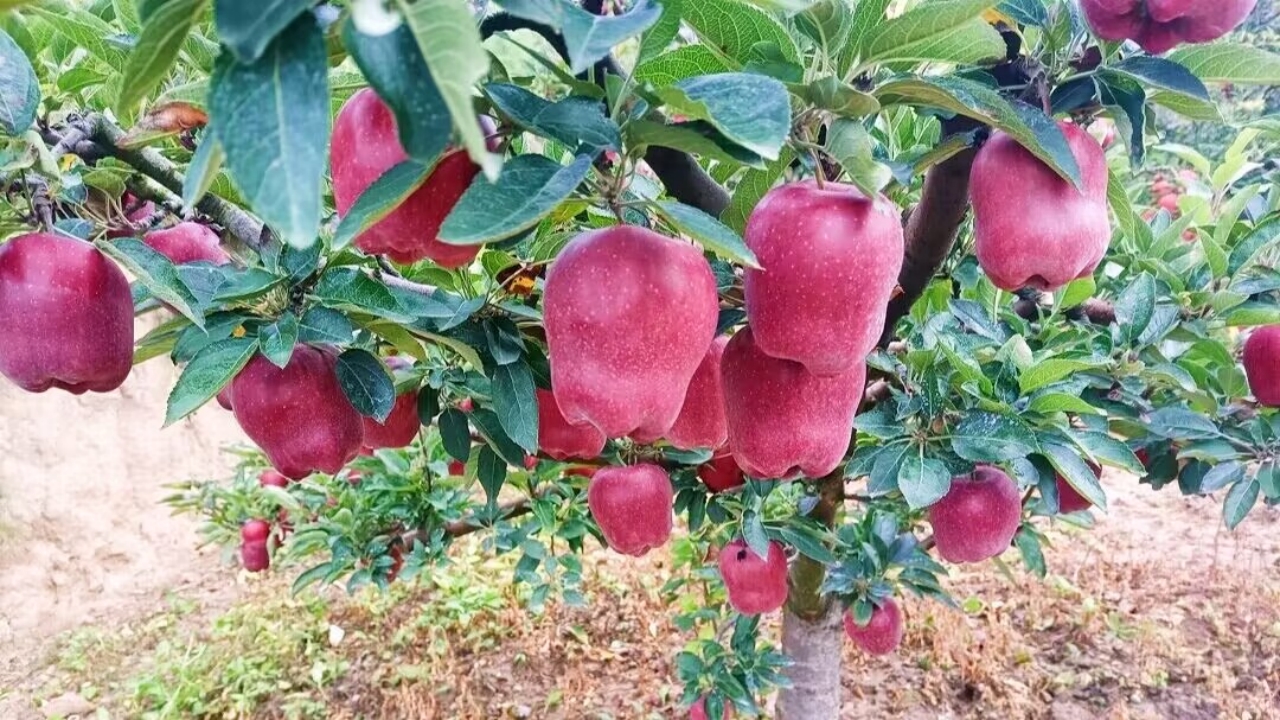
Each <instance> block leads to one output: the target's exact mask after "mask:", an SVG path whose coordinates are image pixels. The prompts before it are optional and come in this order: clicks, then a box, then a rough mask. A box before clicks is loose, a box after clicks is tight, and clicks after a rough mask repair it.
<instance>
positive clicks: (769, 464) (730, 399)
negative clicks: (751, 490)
mask: <svg viewBox="0 0 1280 720" xmlns="http://www.w3.org/2000/svg"><path fill="white" fill-rule="evenodd" d="M721 373H723V380H724V396H725V411H726V417H727V418H728V421H729V447H730V449H731V450H732V452H733V458H734V460H736V461H737V463H738V467H740V468H742V469H743V471H745V472H746V473H747V474H748V475H750V476H752V477H755V478H778V479H782V478H788V477H791V476H792V475H794V474H795V473H796V472H797V471H800V472H802V473H804V475H806V476H807V477H822V476H823V475H826V474H827V473H829V472H831V471H832V470H834V469H835V468H836V466H837V465H839V464H840V461H841V460H842V459H843V458H844V454H845V451H847V450H848V449H849V443H850V442H851V441H852V439H853V416H854V413H856V412H857V410H858V403H859V402H860V401H861V400H862V391H863V386H864V385H865V384H866V373H867V369H866V365H863V364H862V363H858V364H857V365H854V366H853V367H852V368H850V369H849V371H848V372H846V373H844V374H843V375H836V376H832V377H819V376H817V375H814V374H813V373H811V372H809V371H808V370H806V369H805V366H804V365H801V364H800V363H798V362H793V361H791V360H781V359H778V358H774V357H770V356H769V355H767V354H765V353H764V352H763V351H762V350H761V349H760V348H759V347H758V346H757V345H756V343H755V337H754V333H753V329H752V328H750V327H748V328H743V329H742V330H741V331H739V332H738V334H737V335H734V336H733V339H731V340H730V341H729V345H728V347H726V348H725V351H724V360H723V361H722V366H721Z"/></svg>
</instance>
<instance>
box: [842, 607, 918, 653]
mask: <svg viewBox="0 0 1280 720" xmlns="http://www.w3.org/2000/svg"><path fill="white" fill-rule="evenodd" d="M844 632H845V634H846V635H848V636H849V639H850V640H852V641H853V644H854V645H857V646H858V647H859V648H861V649H862V651H863V652H865V653H867V654H868V655H888V654H889V653H891V652H893V651H894V650H897V649H898V646H899V645H901V644H902V636H903V634H904V633H905V628H904V627H903V624H902V610H901V609H900V608H899V607H898V603H896V602H894V601H893V598H887V599H885V601H884V602H882V603H881V604H880V605H877V606H875V607H874V608H872V610H871V619H870V620H868V621H867V624H866V625H858V623H857V621H856V620H854V619H853V611H852V610H846V611H845V613H844Z"/></svg>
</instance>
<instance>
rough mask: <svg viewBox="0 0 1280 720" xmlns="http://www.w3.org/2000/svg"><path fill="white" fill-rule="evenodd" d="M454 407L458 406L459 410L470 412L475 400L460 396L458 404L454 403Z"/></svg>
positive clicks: (474, 406)
mask: <svg viewBox="0 0 1280 720" xmlns="http://www.w3.org/2000/svg"><path fill="white" fill-rule="evenodd" d="M454 407H456V408H458V411H459V412H462V413H470V412H471V411H472V410H475V409H476V401H475V400H472V399H471V398H469V397H467V398H462V399H461V400H459V401H458V404H457V405H455V406H454Z"/></svg>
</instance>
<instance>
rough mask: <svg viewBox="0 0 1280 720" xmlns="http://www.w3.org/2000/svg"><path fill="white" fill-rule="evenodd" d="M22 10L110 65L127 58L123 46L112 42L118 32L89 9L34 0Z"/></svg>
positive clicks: (122, 64) (121, 64)
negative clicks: (34, 0)
mask: <svg viewBox="0 0 1280 720" xmlns="http://www.w3.org/2000/svg"><path fill="white" fill-rule="evenodd" d="M25 12H28V13H31V14H33V15H35V16H37V17H39V18H40V19H41V20H44V21H45V22H47V23H49V25H50V26H51V27H52V28H53V29H54V31H55V32H57V33H58V34H59V35H62V36H64V37H65V38H67V39H68V40H70V41H71V43H72V44H73V45H75V46H77V47H82V48H84V49H85V51H87V52H88V53H89V54H90V55H92V56H94V57H96V58H98V59H99V60H101V61H103V62H105V63H106V64H107V65H108V66H110V67H113V68H122V67H124V65H125V62H126V61H127V58H126V52H125V50H124V49H123V48H122V47H121V46H120V45H118V44H116V43H114V42H112V39H113V38H115V37H116V36H117V32H116V30H115V28H113V27H111V25H110V24H109V23H107V21H105V20H103V19H102V18H100V17H98V16H97V15H94V14H93V13H91V12H89V11H88V10H86V9H84V8H82V7H79V5H78V4H77V5H71V4H67V3H61V2H58V3H54V2H47V3H38V4H35V3H33V4H32V5H29V6H27V8H26V10H25Z"/></svg>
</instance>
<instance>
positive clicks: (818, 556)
mask: <svg viewBox="0 0 1280 720" xmlns="http://www.w3.org/2000/svg"><path fill="white" fill-rule="evenodd" d="M778 534H779V535H780V536H781V537H782V540H783V541H784V542H786V543H787V544H788V545H790V546H791V547H793V548H795V549H796V550H798V551H799V552H800V554H802V555H804V556H805V557H807V558H810V559H811V560H813V561H815V562H819V563H822V564H824V565H829V564H832V563H836V562H839V559H838V558H836V556H835V553H833V552H831V549H830V548H828V547H827V545H826V543H825V542H824V540H823V537H822V535H821V534H820V533H819V532H818V531H817V530H816V529H815V528H814V527H813V526H811V525H809V524H806V523H795V524H793V525H783V526H782V527H781V528H779V529H778Z"/></svg>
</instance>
